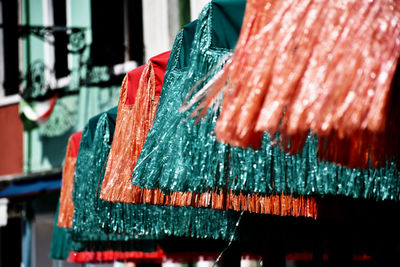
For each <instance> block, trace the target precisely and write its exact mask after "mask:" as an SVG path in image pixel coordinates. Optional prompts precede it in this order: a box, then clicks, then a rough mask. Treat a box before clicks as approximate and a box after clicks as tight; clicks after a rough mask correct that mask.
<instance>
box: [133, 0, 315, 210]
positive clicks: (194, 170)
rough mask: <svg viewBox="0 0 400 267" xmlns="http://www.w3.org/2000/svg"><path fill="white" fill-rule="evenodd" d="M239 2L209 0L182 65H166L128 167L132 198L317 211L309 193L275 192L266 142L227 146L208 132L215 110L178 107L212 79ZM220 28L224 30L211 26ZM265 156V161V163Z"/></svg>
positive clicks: (236, 25)
mask: <svg viewBox="0 0 400 267" xmlns="http://www.w3.org/2000/svg"><path fill="white" fill-rule="evenodd" d="M244 5H245V2H244V1H233V2H230V4H229V5H226V7H225V6H224V2H223V1H212V3H211V4H210V5H208V6H207V7H206V8H205V9H204V10H203V12H202V14H201V16H200V18H199V22H198V25H197V29H196V34H195V37H194V42H193V49H192V52H191V54H190V59H189V60H188V61H187V62H189V65H188V66H186V67H184V68H182V69H179V68H172V69H171V76H169V75H166V77H165V79H164V85H163V86H164V88H163V90H162V92H161V102H160V106H159V108H158V110H157V114H156V117H155V122H154V126H153V128H152V129H151V130H150V132H149V135H148V137H147V139H146V143H145V145H144V147H143V149H142V151H141V154H140V157H139V161H138V163H137V164H136V166H135V170H134V173H133V184H134V186H133V196H132V197H131V199H132V201H134V203H138V204H139V203H149V204H156V205H160V204H161V205H167V206H193V207H197V208H199V207H201V208H213V209H218V210H236V211H239V210H244V211H250V212H256V213H267V214H276V215H291V216H307V217H315V216H316V214H317V205H316V201H315V199H314V198H312V197H309V196H307V195H309V194H310V193H308V194H306V195H303V196H301V195H300V194H297V192H295V193H296V194H295V195H294V194H293V193H294V191H289V190H286V189H283V190H282V188H279V190H280V191H278V189H277V190H274V187H275V186H274V185H273V184H272V183H273V182H272V179H285V177H283V176H282V175H277V176H276V177H275V172H274V168H273V165H271V162H274V164H278V165H277V166H279V164H285V162H284V161H286V159H284V158H281V159H280V160H281V161H278V160H276V161H275V159H274V160H273V159H272V157H271V154H272V153H271V152H272V151H271V149H272V148H271V147H270V145H269V144H268V145H266V146H267V147H266V149H265V150H263V151H262V152H258V151H250V150H245V149H236V148H232V147H230V146H229V145H224V144H221V143H218V142H216V140H215V137H214V136H213V135H212V129H213V127H214V125H215V121H216V119H217V116H218V111H216V112H214V113H213V112H209V113H208V114H207V117H206V120H205V122H201V123H199V124H198V125H195V124H194V119H190V118H188V114H190V113H186V114H183V113H179V112H178V109H179V107H180V105H181V104H182V102H183V100H184V97H185V95H186V94H187V93H188V91H189V90H190V88H192V86H195V88H196V82H198V84H197V85H201V84H204V83H205V82H206V81H207V80H208V79H209V78H210V77H212V75H213V74H214V73H215V72H216V71H217V70H218V68H220V66H219V65H218V64H219V62H221V60H223V59H224V58H225V57H226V56H227V55H229V51H230V49H232V48H233V47H234V45H235V42H236V40H235V38H234V37H232V36H238V33H239V30H240V25H241V20H240V19H239V18H241V15H242V14H243V10H244ZM224 8H226V9H227V10H225V9H224ZM227 11H229V12H227ZM211 14H212V16H211ZM226 14H230V15H229V17H226V16H227V15H226ZM226 24H229V25H231V27H227V26H226ZM222 26H224V29H230V31H229V30H224V31H218V30H217V29H221V27H222ZM213 34H215V35H213ZM216 34H218V35H216ZM235 34H236V35H235ZM227 40H228V41H227ZM170 66H171V65H169V67H170ZM171 67H172V66H171ZM172 74H173V75H172ZM204 76H205V78H202V77H204ZM267 149H268V150H269V151H268V150H267ZM265 161H270V162H268V163H267V164H265V165H264V163H265ZM268 168H269V169H268ZM277 170H278V171H281V170H282V171H284V170H285V169H284V168H283V166H279V168H278V169H277ZM270 175H271V176H270ZM277 185H278V186H279V184H277ZM263 186H264V187H263Z"/></svg>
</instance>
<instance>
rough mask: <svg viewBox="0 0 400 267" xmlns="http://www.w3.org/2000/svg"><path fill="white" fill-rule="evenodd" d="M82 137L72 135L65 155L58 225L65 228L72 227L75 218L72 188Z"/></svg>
mask: <svg viewBox="0 0 400 267" xmlns="http://www.w3.org/2000/svg"><path fill="white" fill-rule="evenodd" d="M81 137H82V132H77V133H74V134H73V135H71V137H70V138H69V139H68V145H67V151H66V153H65V161H64V168H63V178H62V186H61V192H60V212H59V215H58V222H57V225H58V226H59V227H63V228H71V227H72V218H73V216H74V203H73V202H72V188H73V185H74V173H75V167H76V157H77V156H78V150H79V143H80V142H81Z"/></svg>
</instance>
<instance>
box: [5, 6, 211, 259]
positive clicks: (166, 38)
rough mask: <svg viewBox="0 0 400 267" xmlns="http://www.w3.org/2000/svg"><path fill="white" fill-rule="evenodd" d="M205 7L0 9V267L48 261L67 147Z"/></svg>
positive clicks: (18, 7) (20, 7)
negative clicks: (136, 70) (130, 78)
mask: <svg viewBox="0 0 400 267" xmlns="http://www.w3.org/2000/svg"><path fill="white" fill-rule="evenodd" d="M206 2H208V1H207V0H146V1H142V0H113V1H107V0H0V129H1V130H0V267H9V266H23V267H45V266H75V265H74V264H70V263H66V262H58V261H51V260H50V259H49V257H48V254H49V248H50V241H51V235H52V227H53V226H52V225H53V220H54V213H55V209H56V204H57V200H58V196H59V189H60V186H61V168H62V165H63V160H64V155H65V149H66V145H67V141H68V137H69V136H70V135H71V134H72V133H74V132H77V131H79V130H82V129H83V126H84V124H85V123H86V122H87V121H88V119H89V118H90V117H92V116H94V115H96V114H98V113H100V112H102V111H106V110H107V109H109V108H111V107H113V106H115V105H117V103H118V98H119V90H120V86H121V82H122V79H123V77H124V75H125V74H126V73H127V72H128V71H130V70H132V69H133V68H135V67H136V66H138V65H141V64H143V63H145V62H146V60H147V59H148V58H150V57H151V56H154V55H156V54H159V53H161V52H164V51H167V50H169V49H171V46H172V44H173V42H174V38H175V36H176V34H177V33H178V31H179V29H180V28H181V27H182V26H183V25H184V24H186V23H188V22H190V21H191V20H193V19H195V18H197V16H198V14H199V12H200V10H201V8H202V7H203V6H204V5H205V3H206Z"/></svg>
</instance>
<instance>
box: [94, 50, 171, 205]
mask: <svg viewBox="0 0 400 267" xmlns="http://www.w3.org/2000/svg"><path fill="white" fill-rule="evenodd" d="M168 55H169V53H168ZM161 57H165V54H161ZM156 58H157V56H156V57H154V58H153V60H156ZM165 58H167V57H165ZM159 72H162V73H159ZM164 72H165V67H164V69H160V71H159V69H157V75H158V76H159V75H162V76H164V75H163V74H164ZM126 87H127V86H125V88H122V90H123V91H124V92H125V91H126ZM160 87H161V86H160ZM157 93H159V92H157ZM124 95H126V93H124V94H122V93H121V96H124ZM158 100H159V96H157V95H156V74H155V70H154V66H153V63H152V60H150V61H149V62H148V63H147V65H146V67H145V68H144V70H143V73H142V75H141V78H140V82H139V86H138V89H137V93H136V98H135V103H134V104H133V105H125V104H123V105H122V107H121V108H119V111H118V114H117V122H116V129H115V134H114V139H113V142H112V145H111V150H110V154H109V157H108V162H107V168H106V172H105V175H104V181H103V184H102V187H101V195H100V198H101V199H104V200H107V201H113V202H125V203H132V202H133V201H132V192H131V191H132V186H131V181H130V177H131V175H132V171H133V168H134V166H135V164H136V161H137V159H138V158H139V154H140V151H141V149H142V147H143V145H144V142H145V140H146V136H147V132H148V131H149V129H150V128H151V126H152V124H153V119H154V115H155V112H156V109H157V105H158ZM123 103H124V102H123Z"/></svg>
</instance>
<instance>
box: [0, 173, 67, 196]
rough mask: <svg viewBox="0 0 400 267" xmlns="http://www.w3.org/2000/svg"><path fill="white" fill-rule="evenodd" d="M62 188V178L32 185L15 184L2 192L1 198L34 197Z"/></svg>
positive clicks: (31, 183)
mask: <svg viewBox="0 0 400 267" xmlns="http://www.w3.org/2000/svg"><path fill="white" fill-rule="evenodd" d="M60 188H61V178H59V179H51V180H39V181H35V182H30V183H18V184H17V183H15V184H11V185H9V186H8V187H6V188H5V189H4V190H3V191H1V192H0V198H2V197H17V196H24V195H32V194H37V193H41V192H48V191H54V190H59V189H60Z"/></svg>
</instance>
